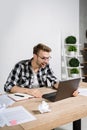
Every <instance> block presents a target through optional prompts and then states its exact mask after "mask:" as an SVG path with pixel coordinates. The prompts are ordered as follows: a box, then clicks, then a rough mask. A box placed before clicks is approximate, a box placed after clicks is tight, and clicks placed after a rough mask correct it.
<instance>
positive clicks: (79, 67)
mask: <svg viewBox="0 0 87 130" xmlns="http://www.w3.org/2000/svg"><path fill="white" fill-rule="evenodd" d="M72 68H77V69H81V68H84V66H78V67H70V66H67V69H72Z"/></svg>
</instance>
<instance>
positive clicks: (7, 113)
mask: <svg viewBox="0 0 87 130" xmlns="http://www.w3.org/2000/svg"><path fill="white" fill-rule="evenodd" d="M0 118H1V119H0V120H1V123H4V125H7V126H12V125H17V124H21V123H25V122H29V121H33V120H36V117H35V116H33V115H32V114H31V113H30V112H28V111H27V110H26V109H25V108H24V107H23V106H17V107H12V108H7V109H5V110H3V112H2V113H0Z"/></svg>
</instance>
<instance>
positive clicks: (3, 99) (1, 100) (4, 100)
mask: <svg viewBox="0 0 87 130" xmlns="http://www.w3.org/2000/svg"><path fill="white" fill-rule="evenodd" d="M14 102H15V101H13V100H12V99H11V98H9V97H8V96H7V95H6V94H2V95H0V105H3V104H4V105H5V106H6V107H8V106H10V105H12V104H13V103H14Z"/></svg>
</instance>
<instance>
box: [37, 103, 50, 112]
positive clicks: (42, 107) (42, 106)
mask: <svg viewBox="0 0 87 130" xmlns="http://www.w3.org/2000/svg"><path fill="white" fill-rule="evenodd" d="M38 110H39V111H40V112H41V113H45V112H50V111H51V110H50V109H49V105H48V103H47V102H46V101H42V103H41V104H40V105H39V106H38Z"/></svg>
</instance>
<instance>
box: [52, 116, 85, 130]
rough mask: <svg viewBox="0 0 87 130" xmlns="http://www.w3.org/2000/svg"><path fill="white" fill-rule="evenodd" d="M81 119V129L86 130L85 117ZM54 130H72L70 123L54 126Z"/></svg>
mask: <svg viewBox="0 0 87 130" xmlns="http://www.w3.org/2000/svg"><path fill="white" fill-rule="evenodd" d="M81 121H82V124H81V130H87V117H86V118H83V119H82V120H81ZM55 130H73V128H72V123H69V124H66V125H63V126H61V127H59V128H56V129H55Z"/></svg>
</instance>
